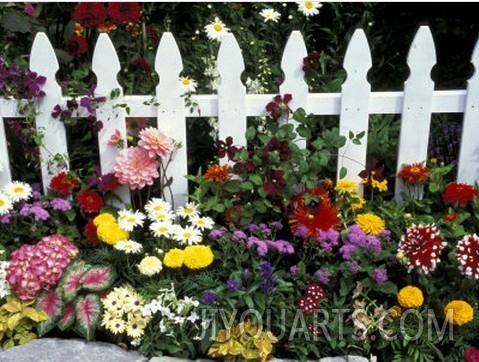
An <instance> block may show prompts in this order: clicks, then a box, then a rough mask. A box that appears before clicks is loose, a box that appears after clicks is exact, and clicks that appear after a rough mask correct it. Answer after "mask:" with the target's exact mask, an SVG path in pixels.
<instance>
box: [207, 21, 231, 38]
mask: <svg viewBox="0 0 479 362" xmlns="http://www.w3.org/2000/svg"><path fill="white" fill-rule="evenodd" d="M229 31H230V29H229V28H227V27H226V26H225V24H224V23H223V22H222V21H221V20H220V19H219V18H217V17H216V18H215V20H214V21H213V22H212V23H211V24H208V25H206V26H205V32H206V36H207V37H208V39H210V40H216V41H221V40H223V37H224V36H225V35H226V34H228V33H229Z"/></svg>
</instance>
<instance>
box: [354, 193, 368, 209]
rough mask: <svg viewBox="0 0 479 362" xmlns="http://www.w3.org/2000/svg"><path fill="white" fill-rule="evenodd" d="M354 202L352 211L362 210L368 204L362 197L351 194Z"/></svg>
mask: <svg viewBox="0 0 479 362" xmlns="http://www.w3.org/2000/svg"><path fill="white" fill-rule="evenodd" d="M351 196H352V197H353V200H352V202H351V209H353V210H360V209H362V208H363V206H364V205H365V204H366V200H364V199H363V198H362V197H361V196H359V195H358V194H356V193H353V194H351Z"/></svg>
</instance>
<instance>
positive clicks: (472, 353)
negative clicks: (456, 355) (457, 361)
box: [464, 347, 479, 362]
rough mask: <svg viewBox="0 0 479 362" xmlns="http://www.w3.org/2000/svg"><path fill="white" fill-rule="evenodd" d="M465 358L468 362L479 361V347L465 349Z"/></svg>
mask: <svg viewBox="0 0 479 362" xmlns="http://www.w3.org/2000/svg"><path fill="white" fill-rule="evenodd" d="M464 358H465V359H466V361H467V362H479V349H477V348H474V347H469V348H468V349H466V350H465V351H464Z"/></svg>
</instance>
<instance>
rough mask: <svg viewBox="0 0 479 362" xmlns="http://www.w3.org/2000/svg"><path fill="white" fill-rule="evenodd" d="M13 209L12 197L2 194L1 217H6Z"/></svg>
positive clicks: (0, 197) (0, 193)
mask: <svg viewBox="0 0 479 362" xmlns="http://www.w3.org/2000/svg"><path fill="white" fill-rule="evenodd" d="M12 209H13V203H12V200H11V199H10V197H8V196H7V195H6V194H5V193H3V192H0V215H6V214H8V213H9V212H10V211H11V210H12Z"/></svg>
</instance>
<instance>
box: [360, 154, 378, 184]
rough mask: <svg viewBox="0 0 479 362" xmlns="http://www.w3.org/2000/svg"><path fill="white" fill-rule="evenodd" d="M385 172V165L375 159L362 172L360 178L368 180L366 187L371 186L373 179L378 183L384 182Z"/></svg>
mask: <svg viewBox="0 0 479 362" xmlns="http://www.w3.org/2000/svg"><path fill="white" fill-rule="evenodd" d="M383 171H384V165H383V164H381V163H380V162H379V161H378V160H377V159H376V158H373V161H372V163H371V164H370V165H368V166H366V168H365V169H364V170H362V171H361V172H360V173H359V174H358V176H359V177H361V178H362V179H367V182H366V185H370V184H371V180H372V179H374V180H376V181H377V182H383V181H384V176H383Z"/></svg>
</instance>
